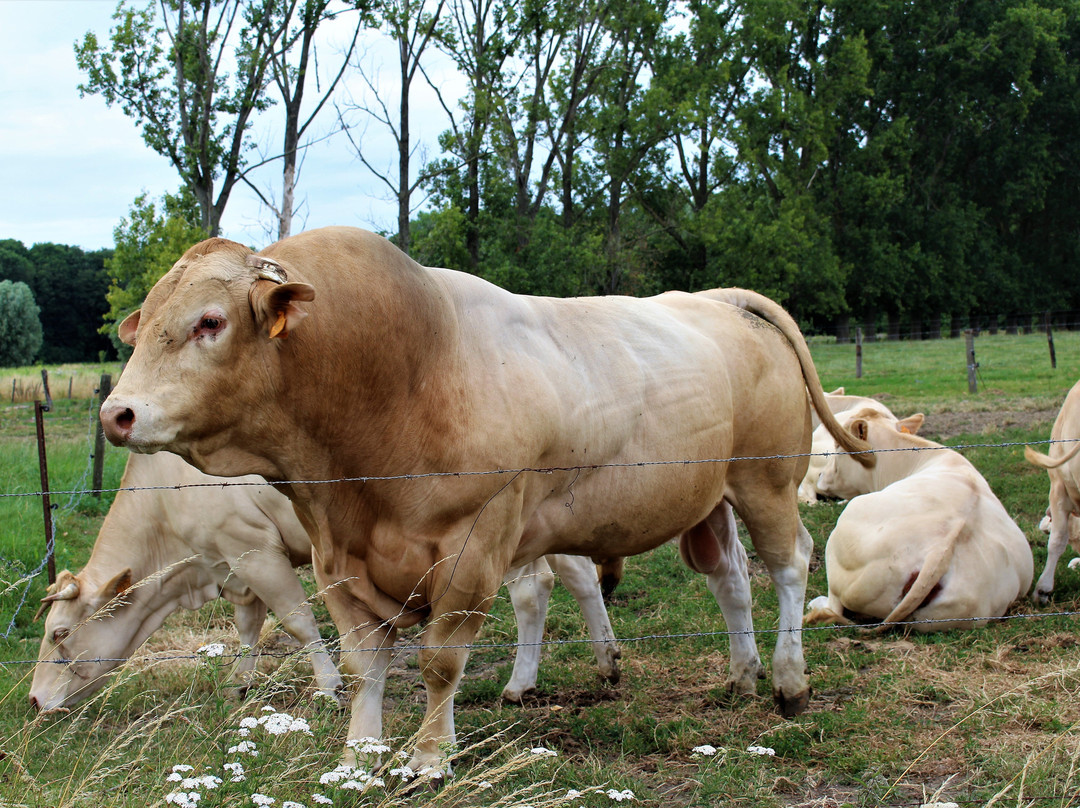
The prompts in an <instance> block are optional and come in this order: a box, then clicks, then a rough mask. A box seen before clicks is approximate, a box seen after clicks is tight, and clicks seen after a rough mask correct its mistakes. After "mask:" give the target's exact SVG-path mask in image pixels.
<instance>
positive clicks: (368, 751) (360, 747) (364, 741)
mask: <svg viewBox="0 0 1080 808" xmlns="http://www.w3.org/2000/svg"><path fill="white" fill-rule="evenodd" d="M345 746H346V747H348V748H349V749H355V750H356V751H357V752H359V753H360V754H362V755H383V754H386V753H387V752H389V751H390V747H389V746H387V745H386V744H384V743H383V742H382V741H380V740H379V739H378V738H352V739H350V740H348V741H346V742H345Z"/></svg>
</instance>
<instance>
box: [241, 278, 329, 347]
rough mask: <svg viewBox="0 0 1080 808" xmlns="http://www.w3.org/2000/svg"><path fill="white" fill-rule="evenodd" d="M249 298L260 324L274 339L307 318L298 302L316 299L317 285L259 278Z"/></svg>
mask: <svg viewBox="0 0 1080 808" xmlns="http://www.w3.org/2000/svg"><path fill="white" fill-rule="evenodd" d="M248 299H249V300H250V302H251V311H252V312H253V313H254V315H255V322H256V323H258V325H259V327H260V328H262V329H263V330H264V331H265V332H266V333H267V335H268V336H269V337H270V338H271V339H274V338H276V337H282V338H284V337H287V336H289V332H290V331H292V330H293V329H294V328H296V327H297V326H298V325H299V324H300V321H301V320H303V319H304V318H305V317H307V315H308V313H307V312H306V311H304V310H303V309H302V308H301V307H300V306H299V305H297V304H298V303H301V302H303V303H309V302H311V301H312V300H314V299H315V287H313V286H311V285H310V284H307V283H275V282H274V281H269V280H262V279H259V280H257V281H255V282H254V283H253V284H252V285H251V291H250V292H248Z"/></svg>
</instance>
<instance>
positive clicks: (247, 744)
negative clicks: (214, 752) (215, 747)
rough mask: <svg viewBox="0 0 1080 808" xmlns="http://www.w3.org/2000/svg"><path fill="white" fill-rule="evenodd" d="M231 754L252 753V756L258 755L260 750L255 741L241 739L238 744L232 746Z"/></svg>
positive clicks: (230, 748)
mask: <svg viewBox="0 0 1080 808" xmlns="http://www.w3.org/2000/svg"><path fill="white" fill-rule="evenodd" d="M228 753H229V754H230V755H251V757H258V756H259V750H258V748H257V747H256V746H255V741H240V743H238V744H237V745H236V746H230V747H229V752H228Z"/></svg>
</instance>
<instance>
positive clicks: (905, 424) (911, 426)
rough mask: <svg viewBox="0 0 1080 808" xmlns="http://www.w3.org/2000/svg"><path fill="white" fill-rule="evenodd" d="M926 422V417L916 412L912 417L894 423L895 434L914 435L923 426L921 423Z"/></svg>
mask: <svg viewBox="0 0 1080 808" xmlns="http://www.w3.org/2000/svg"><path fill="white" fill-rule="evenodd" d="M925 420H926V416H925V415H923V414H922V413H921V412H917V413H915V414H914V415H909V416H908V417H907V418H904V419H903V420H902V421H897V422H896V431H897V432H906V433H907V434H908V435H914V434H916V433H917V432H918V431H919V429H920V428H921V427H922V425H923V421H925Z"/></svg>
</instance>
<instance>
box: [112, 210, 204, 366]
mask: <svg viewBox="0 0 1080 808" xmlns="http://www.w3.org/2000/svg"><path fill="white" fill-rule="evenodd" d="M113 237H114V238H115V240H116V251H115V252H114V253H113V256H112V258H110V259H109V260H108V261H106V262H105V267H106V269H107V270H108V272H109V289H108V292H107V293H106V296H105V297H106V300H107V301H108V303H109V311H108V312H107V313H106V314H105V315H104V320H105V324H104V325H102V326H101V328H100V329H99V332H100V333H102V334H107V335H108V336H109V338H110V339H111V340H112V342H113V345H114V346H116V349H117V351H118V352H119V353H120V355H121V356H122V357H127V356H130V355H131V348H130V347H129V346H127V345H124V344H123V343H122V342H120V338H119V337H118V336H117V334H116V327H117V326H118V325H119V324H120V322H121V321H122V320H123V319H124V318H125V317H127V316H128V315H129V314H131V312H133V311H135V309H137V308H139V306H141V305H142V302H143V300H144V299H145V298H146V293H147V292H149V291H150V288H151V287H152V286H153V285H154V284H155V283H157V281H158V279H159V278H160V277H161V276H162V275H164V274H165V273H166V272H168V271H169V269H170V268H171V267H172V265H173V264H175V263H176V261H177V260H178V259H179V258H180V256H182V255H183V254H184V253H185V252H186V251H187V249H188V247H190V246H191V245H192V244H195V243H197V242H199V241H202V240H203V239H205V238H206V237H207V234H206V231H205V230H203V229H202V226H201V224H200V223H199V215H198V209H197V206H196V204H195V201H194V200H193V199H192V198H191V195H190V194H188V193H186V189H185V190H181V192H180V193H179V194H177V195H175V196H173V195H172V194H166V195H165V197H164V198H163V199H162V200H161V202H160V205H159V204H156V203H154V202H153V201H152V200H149V199H148V198H147V195H146V194H145V193H144V194H141V195H139V196H138V197H136V199H135V201H134V203H133V204H132V206H131V212H130V213H129V214H128V217H127V218H125V219H122V220H121V221H120V224H119V225H117V227H116V229H115V230H114V231H113Z"/></svg>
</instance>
